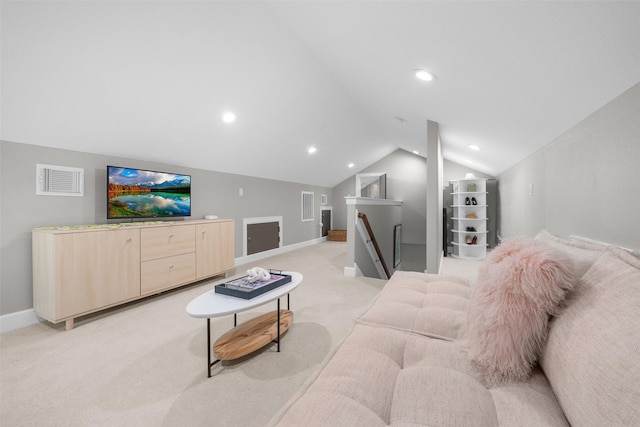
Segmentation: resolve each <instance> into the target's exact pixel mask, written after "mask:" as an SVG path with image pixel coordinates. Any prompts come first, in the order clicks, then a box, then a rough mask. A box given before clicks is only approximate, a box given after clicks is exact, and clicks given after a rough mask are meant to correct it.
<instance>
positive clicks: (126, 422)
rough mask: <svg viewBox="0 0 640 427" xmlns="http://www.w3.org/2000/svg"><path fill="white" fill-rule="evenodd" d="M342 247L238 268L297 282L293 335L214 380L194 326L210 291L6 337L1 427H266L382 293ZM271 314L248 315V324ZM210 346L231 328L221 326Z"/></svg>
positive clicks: (202, 330)
mask: <svg viewBox="0 0 640 427" xmlns="http://www.w3.org/2000/svg"><path fill="white" fill-rule="evenodd" d="M345 260H346V244H345V243H342V242H323V243H320V244H317V245H313V246H309V247H307V248H303V249H300V250H296V251H292V252H289V253H286V254H283V255H278V256H275V257H272V258H269V259H266V260H262V261H259V262H257V263H255V265H254V264H251V265H245V266H240V267H238V268H237V273H238V274H237V275H242V273H243V272H244V271H245V270H246V269H247V268H249V267H253V266H256V265H257V266H262V267H266V268H278V269H286V270H293V271H299V272H301V273H302V274H303V275H304V280H303V282H302V284H301V285H300V286H299V287H298V288H297V289H296V290H294V291H293V292H292V294H291V309H292V311H293V312H294V324H293V325H292V327H291V329H290V330H289V331H288V332H287V333H286V335H285V336H284V337H283V339H282V344H281V352H280V353H277V352H276V350H275V345H272V346H269V347H266V348H265V349H263V350H262V351H258V352H257V353H254V354H252V355H249V356H246V357H244V358H242V359H239V360H236V361H231V362H222V363H221V364H218V365H216V366H215V367H214V368H213V377H212V378H207V377H206V364H207V362H206V322H205V321H204V320H203V319H194V318H191V317H189V316H188V315H187V313H186V311H185V307H186V306H187V304H188V303H189V301H191V300H192V299H193V298H195V297H197V296H198V295H200V294H202V293H203V292H205V291H207V290H209V289H211V287H212V286H213V283H218V282H220V281H224V279H219V280H217V281H212V282H208V283H205V284H199V285H192V286H189V287H186V288H182V289H179V290H176V291H171V292H168V293H165V294H163V295H159V296H155V297H152V298H148V299H146V300H143V301H141V302H137V303H132V304H129V305H127V306H124V307H121V308H117V309H112V310H109V311H108V312H102V313H100V314H97V315H93V316H88V317H85V318H81V319H79V320H78V321H76V328H75V329H74V330H72V331H65V330H64V325H63V324H59V325H52V324H49V323H43V324H38V325H33V326H29V327H26V328H22V329H19V330H16V331H12V332H9V333H5V334H2V335H0V402H1V403H0V405H1V406H0V425H2V426H3V427H4V426H110V427H111V426H234V427H238V426H262V425H265V424H266V423H267V422H268V420H269V419H270V418H271V417H272V416H273V415H274V414H275V413H276V412H277V411H278V410H279V409H280V408H281V407H282V406H283V405H284V404H285V403H286V402H287V401H288V400H289V398H290V397H291V396H292V395H293V394H294V393H295V392H296V391H297V390H298V389H299V388H300V387H301V386H302V385H303V384H304V383H305V381H306V380H307V379H308V378H309V377H310V376H311V375H312V374H314V372H315V371H316V370H317V368H318V366H319V365H320V363H321V361H322V360H323V359H324V358H325V356H326V355H327V354H329V352H330V351H332V350H333V349H334V348H335V347H336V346H337V345H338V344H339V343H340V342H341V341H342V339H343V338H344V337H345V336H346V335H347V333H348V332H349V331H350V330H351V329H352V327H353V325H354V323H355V319H357V318H358V317H359V316H360V315H361V314H362V313H363V312H364V310H365V309H366V308H367V307H369V305H370V304H371V302H372V300H373V298H374V296H375V295H376V294H377V293H378V292H379V291H380V289H382V287H383V285H384V284H385V281H383V280H379V279H371V278H364V277H359V278H346V277H344V275H343V268H344V265H345ZM272 310H275V302H274V303H273V307H272V306H270V305H265V306H262V307H259V308H257V309H255V310H252V311H249V312H245V313H241V314H239V315H238V321H239V322H242V321H244V320H247V319H249V318H251V317H254V316H255V315H257V314H261V313H266V312H268V311H272ZM211 326H212V335H213V339H215V338H217V336H219V335H221V334H222V333H224V332H226V331H227V330H228V329H230V328H231V327H232V326H233V316H227V317H224V318H219V319H213V320H212V322H211Z"/></svg>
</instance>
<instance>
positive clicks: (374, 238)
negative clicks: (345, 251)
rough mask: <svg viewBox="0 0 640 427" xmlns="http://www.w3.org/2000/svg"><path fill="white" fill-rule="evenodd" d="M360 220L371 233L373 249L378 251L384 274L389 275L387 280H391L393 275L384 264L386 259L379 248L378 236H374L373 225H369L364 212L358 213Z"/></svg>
mask: <svg viewBox="0 0 640 427" xmlns="http://www.w3.org/2000/svg"><path fill="white" fill-rule="evenodd" d="M358 218H360V219H361V220H362V223H363V224H364V226H365V228H366V229H367V233H369V236H370V237H371V243H373V247H374V249H375V250H376V255H378V258H379V259H380V262H381V263H382V268H383V269H384V272H385V273H386V274H387V278H390V277H391V275H390V274H389V269H388V268H387V263H385V262H384V257H383V256H382V251H381V250H380V246H378V242H377V241H376V236H375V235H374V234H373V229H372V228H371V224H369V220H368V219H367V216H366V215H365V214H363V213H362V212H358Z"/></svg>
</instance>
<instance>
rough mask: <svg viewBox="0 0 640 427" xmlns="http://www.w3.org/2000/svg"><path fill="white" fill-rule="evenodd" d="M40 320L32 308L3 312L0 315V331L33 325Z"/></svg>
mask: <svg viewBox="0 0 640 427" xmlns="http://www.w3.org/2000/svg"><path fill="white" fill-rule="evenodd" d="M41 321H42V320H41V319H40V318H39V317H38V316H36V313H35V312H34V311H33V308H30V309H28V310H22V311H16V312H15V313H9V314H4V315H2V316H0V333H5V332H9V331H13V330H15V329H20V328H24V327H25V326H30V325H35V324H36V323H39V322H41Z"/></svg>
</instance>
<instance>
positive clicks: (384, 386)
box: [271, 231, 640, 427]
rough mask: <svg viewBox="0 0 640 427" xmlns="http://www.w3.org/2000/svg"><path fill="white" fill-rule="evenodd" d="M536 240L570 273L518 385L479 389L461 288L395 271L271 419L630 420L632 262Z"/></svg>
mask: <svg viewBox="0 0 640 427" xmlns="http://www.w3.org/2000/svg"><path fill="white" fill-rule="evenodd" d="M536 239H538V240H542V241H544V242H546V243H548V244H549V245H551V246H553V247H555V248H556V249H558V250H561V251H562V252H563V253H564V254H569V255H570V256H571V258H572V259H573V260H574V261H575V263H574V267H573V268H574V269H575V274H576V277H577V278H579V280H578V282H577V284H576V286H575V287H574V288H573V290H572V291H571V292H570V293H569V294H568V295H567V299H566V301H565V302H564V304H563V306H562V307H561V308H559V310H558V311H557V313H556V315H555V316H553V317H552V318H551V319H550V320H549V323H548V336H547V339H546V343H545V344H544V345H543V347H542V349H541V351H540V354H539V357H538V363H536V364H535V365H534V366H533V368H532V371H531V373H530V375H529V377H528V378H527V379H526V380H524V381H512V382H506V383H503V384H499V385H491V384H490V382H488V381H487V380H486V378H485V377H484V376H483V373H482V372H481V371H480V370H478V368H477V367H476V366H475V365H474V364H473V363H471V361H470V360H469V356H468V351H467V348H466V341H465V334H466V330H467V327H466V325H467V308H468V306H469V304H470V301H472V298H473V291H472V289H473V284H472V286H471V287H470V286H469V284H468V283H467V282H466V280H465V279H461V278H456V277H445V276H439V275H431V274H422V273H414V272H400V271H399V272H396V273H395V274H394V275H393V277H392V278H391V279H390V280H389V282H388V283H387V285H386V286H385V287H384V289H383V290H382V291H381V293H380V294H379V296H378V297H377V298H376V300H375V301H374V303H373V304H372V306H371V307H370V308H369V309H368V310H367V312H366V313H365V314H364V315H363V316H362V317H361V318H360V319H359V320H358V322H357V324H356V326H355V327H354V329H353V330H352V332H351V333H350V335H349V336H348V337H347V338H346V339H345V340H344V341H343V342H342V344H341V345H340V346H339V347H338V348H337V350H336V351H335V352H334V353H333V354H332V355H331V356H330V357H329V358H328V359H327V360H326V361H325V364H324V365H323V366H322V368H321V369H320V370H319V373H318V375H317V376H315V377H314V378H313V379H312V380H310V381H309V382H308V384H307V385H306V386H305V387H304V388H303V389H302V390H300V391H299V392H298V394H297V395H296V396H295V397H294V398H293V399H292V400H291V401H290V402H289V404H287V405H286V406H285V407H284V408H283V409H282V410H281V411H280V412H279V413H278V414H277V415H276V416H275V417H274V419H272V421H271V425H278V426H387V425H392V426H434V427H435V426H567V425H573V426H598V427H600V426H634V425H635V426H637V425H640V260H639V259H638V258H636V257H634V256H632V255H631V254H629V253H628V252H626V251H624V250H622V249H619V248H615V247H601V246H593V245H587V244H583V243H579V242H573V241H569V240H563V239H560V238H557V237H555V236H552V235H551V234H549V233H546V232H544V231H543V232H541V233H540V234H539V235H538V236H537V237H536Z"/></svg>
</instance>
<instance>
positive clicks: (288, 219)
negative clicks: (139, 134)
mask: <svg viewBox="0 0 640 427" xmlns="http://www.w3.org/2000/svg"><path fill="white" fill-rule="evenodd" d="M0 144H1V145H0V189H1V194H2V197H1V204H0V231H1V235H0V243H1V244H2V246H1V257H0V259H1V263H0V279H1V281H0V296H1V298H0V315H4V314H8V313H14V312H18V311H22V310H27V309H30V308H32V307H33V300H32V273H31V230H32V229H33V228H36V227H43V226H61V225H80V224H104V223H106V222H107V219H106V166H107V165H114V166H125V167H132V168H142V169H151V170H159V171H163V172H175V173H181V174H190V175H191V176H192V193H191V197H192V203H193V206H192V218H203V217H204V215H206V214H213V215H218V217H220V218H231V219H234V220H235V255H236V257H241V256H243V254H242V247H243V245H242V219H243V218H255V217H271V216H282V217H283V246H288V245H293V244H296V243H302V242H307V241H311V240H314V239H318V238H320V237H321V229H320V222H321V217H320V208H321V205H320V196H321V194H326V195H327V197H328V198H329V200H331V197H332V189H330V188H325V187H316V186H311V185H305V184H297V183H291V182H284V181H276V180H268V179H262V178H254V177H249V176H244V175H234V174H228V173H221V172H215V171H208V170H202V169H193V168H185V167H179V166H173V165H168V164H163V163H153V162H147V161H141V160H133V159H128V158H125V157H115V156H113V157H112V156H103V155H96V154H90V153H84V152H79V151H69V150H61V149H56V148H49V147H42V146H37V145H29V144H22V143H15V142H7V141H1V142H0ZM37 163H44V164H50V165H57V166H70V167H78V168H83V169H84V173H85V190H84V197H59V196H36V193H35V188H36V184H35V178H36V164H37ZM240 188H242V189H243V193H244V195H243V196H240V195H239V193H240V191H239V189H240ZM302 191H312V192H314V216H315V218H314V221H309V222H302V221H301V215H302V211H301V192H302ZM277 267H278V268H286V266H277Z"/></svg>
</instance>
